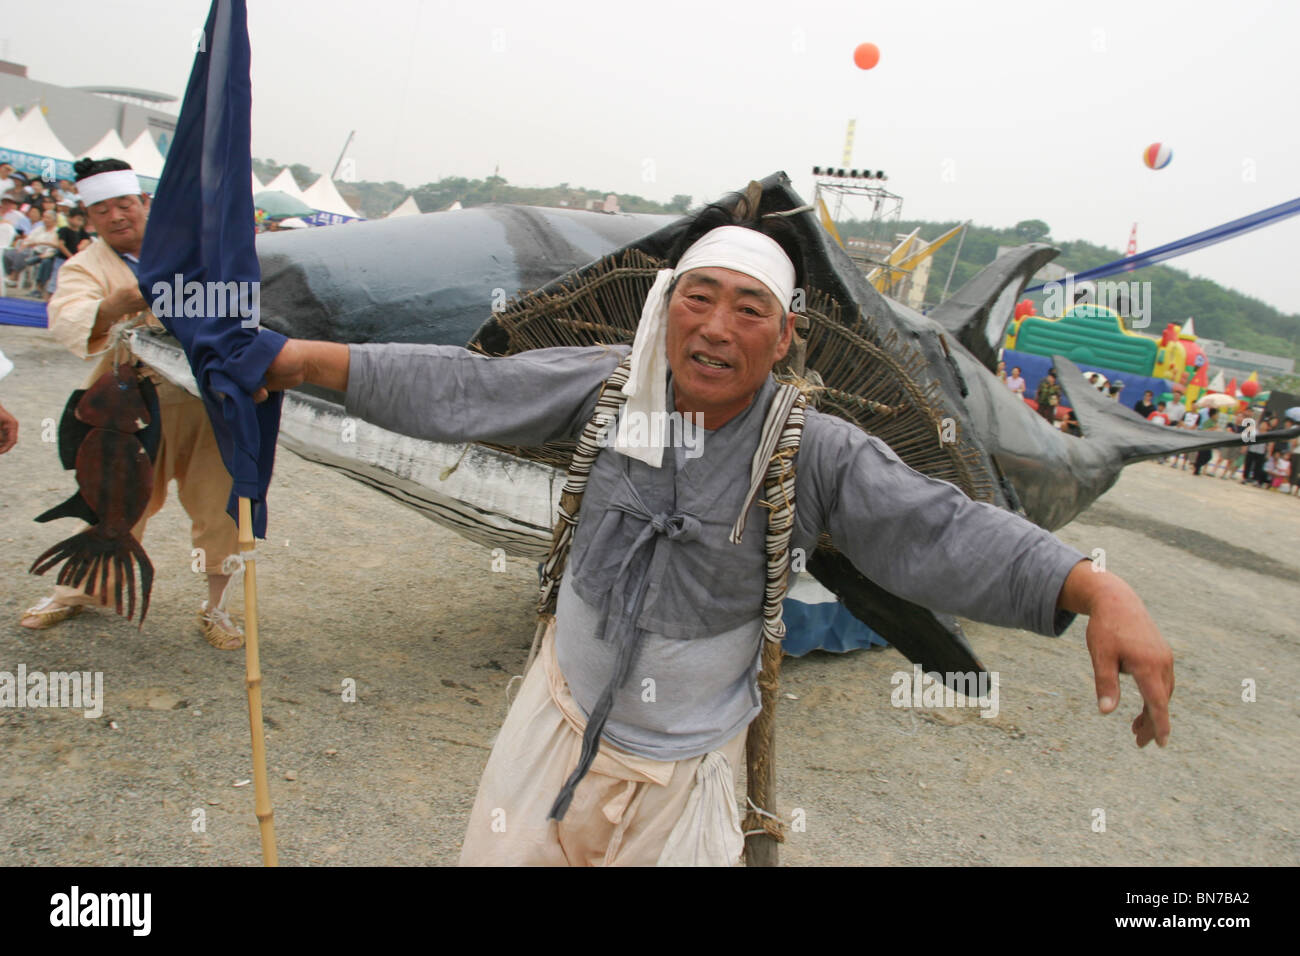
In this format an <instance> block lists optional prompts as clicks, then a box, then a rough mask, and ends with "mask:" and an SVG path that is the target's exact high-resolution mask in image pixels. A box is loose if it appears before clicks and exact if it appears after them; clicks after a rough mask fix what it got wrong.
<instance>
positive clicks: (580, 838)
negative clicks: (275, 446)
mask: <svg viewBox="0 0 1300 956" xmlns="http://www.w3.org/2000/svg"><path fill="white" fill-rule="evenodd" d="M785 225H786V224H785V223H783V222H780V221H779V220H777V221H774V220H758V219H757V217H753V218H752V219H751V220H750V221H749V222H736V221H734V219H733V214H732V213H731V211H729V210H727V209H726V208H724V207H721V206H714V207H709V208H707V209H706V210H704V211H703V212H702V213H701V214H699V215H698V216H697V217H696V218H695V220H694V222H693V223H692V224H691V225H690V226H689V227H688V228H687V229H686V230H685V232H684V233H683V235H682V237H681V239H680V240H679V242H678V244H677V246H676V248H674V250H673V251H672V253H671V254H670V256H669V261H670V262H673V263H675V265H674V266H673V268H671V269H665V270H663V271H661V272H660V273H659V275H658V277H657V279H656V282H655V284H654V287H653V289H652V291H651V292H650V294H649V296H648V297H647V299H646V302H645V306H644V310H643V312H642V316H641V321H640V324H639V326H638V330H637V334H636V340H635V342H634V344H633V346H632V349H631V368H630V373H629V376H628V379H627V382H626V384H625V385H624V386H623V391H624V392H630V393H631V395H630V397H629V398H628V399H627V402H626V405H625V407H624V409H623V412H622V418H621V419H620V424H619V429H618V438H617V440H616V441H615V442H614V446H613V447H605V448H601V449H600V450H599V452H598V453H596V455H595V457H594V459H593V460H592V464H591V468H590V474H589V476H588V478H587V484H586V490H585V494H584V497H583V500H582V505H581V512H580V519H581V520H580V521H579V522H578V524H577V527H576V529H575V530H574V532H573V537H572V546H571V550H570V552H569V555H568V560H567V565H566V567H565V570H564V573H563V577H562V579H561V581H560V583H559V591H558V603H557V607H556V615H555V620H554V624H553V627H552V628H551V629H550V630H549V631H548V632H547V634H546V636H545V638H544V640H543V641H542V645H541V648H540V651H539V653H538V657H537V660H536V662H535V663H534V665H533V666H532V668H531V669H530V670H529V672H528V674H527V676H526V677H525V679H524V683H523V686H522V687H521V688H520V691H519V695H518V697H517V698H516V700H515V701H514V703H513V705H512V706H511V709H510V712H509V714H508V715H507V717H506V720H505V723H504V725H503V726H502V728H501V732H500V733H499V734H498V736H497V739H496V742H495V744H494V746H493V748H492V753H491V755H490V756H489V757H488V761H487V766H486V767H485V769H484V772H483V777H482V779H481V781H480V784H479V790H478V795H477V798H476V800H475V803H474V807H473V810H472V811H471V813H470V820H469V826H468V830H467V832H466V836H465V841H464V844H463V847H462V852H461V862H462V863H463V864H542V865H564V864H590V865H624V864H631V865H635V864H655V863H679V862H697V863H698V862H703V863H714V864H722V865H727V864H732V863H735V862H736V861H737V859H738V857H739V854H740V851H741V848H742V845H743V839H742V836H741V834H740V831H739V827H738V825H737V824H738V821H737V815H736V806H735V798H734V791H733V788H734V773H735V770H736V768H737V767H738V765H739V763H740V760H741V759H742V754H743V751H744V745H745V734H746V729H747V727H748V725H749V723H750V722H751V721H752V720H753V719H754V717H755V716H756V715H757V714H758V712H759V710H760V705H759V696H758V692H757V687H756V675H757V673H758V669H759V650H760V645H761V643H762V640H763V637H762V631H763V627H764V625H765V622H764V618H763V603H764V593H765V592H764V587H765V582H764V573H765V570H766V568H767V564H766V559H765V555H764V544H765V541H764V535H763V533H762V532H763V529H764V525H765V524H766V521H767V518H766V514H765V512H764V509H763V508H762V507H761V505H760V503H758V502H756V501H755V500H754V498H753V497H752V492H751V488H752V485H751V467H752V466H753V463H754V462H755V461H756V460H758V459H760V458H761V459H763V461H762V464H765V463H766V460H767V459H766V458H764V456H763V455H762V454H761V452H760V449H761V448H763V447H765V446H763V445H762V444H761V442H762V440H763V438H764V437H765V434H770V429H765V422H767V420H768V415H769V408H771V407H775V406H776V405H777V403H778V402H779V400H780V396H781V395H783V394H787V393H784V392H782V391H781V390H780V389H778V386H777V384H776V382H775V380H774V379H773V377H772V374H771V371H772V367H773V365H774V363H776V362H778V361H779V360H780V359H782V358H783V357H784V356H785V354H786V352H787V350H788V349H789V347H790V343H791V338H792V335H793V329H794V317H793V314H792V313H791V312H790V306H791V303H792V298H793V293H794V290H795V289H796V288H797V287H798V286H799V285H800V283H801V281H802V280H801V268H802V261H801V257H800V255H799V251H798V248H797V245H796V244H795V241H794V239H793V236H792V231H790V230H788V228H784V229H783V228H781V227H784V226H785ZM627 356H628V349H627V347H626V346H622V347H614V348H601V347H595V348H553V349H543V350H538V351H534V352H524V353H521V354H518V355H513V356H509V357H502V358H488V357H485V356H482V355H476V354H473V353H470V352H468V351H467V350H465V349H460V348H455V347H449V346H412V345H351V346H348V345H341V344H336V343H325V342H304V341H301V340H290V342H289V343H288V344H287V345H286V346H285V348H284V350H283V351H282V352H281V354H280V356H279V357H278V358H277V361H276V363H275V364H274V365H273V366H272V368H271V370H270V371H269V372H268V376H267V381H268V387H269V388H285V387H292V386H293V385H296V384H299V383H300V382H302V381H307V382H311V383H312V384H316V385H321V386H324V387H326V388H333V389H336V390H340V391H344V390H345V391H346V396H347V397H346V406H347V410H348V412H349V413H350V414H353V415H357V416H359V417H361V418H364V419H366V420H367V421H370V422H373V423H375V424H377V425H379V426H381V427H384V428H388V429H392V430H394V431H398V432H403V433H405V434H409V435H413V436H416V437H420V438H426V439H429V440H433V441H439V442H450V443H456V442H463V441H489V442H494V443H499V444H504V445H521V446H522V445H536V444H540V443H543V442H546V441H552V440H558V439H565V438H567V439H573V438H575V437H576V436H577V435H578V434H579V433H580V432H581V431H582V430H583V427H584V426H585V425H586V423H587V422H588V420H589V419H591V417H592V414H593V410H594V409H595V408H596V406H597V395H598V392H599V391H600V388H601V385H602V383H603V382H604V381H605V380H606V379H607V378H608V377H610V375H611V373H613V372H614V371H615V368H616V366H618V365H619V364H620V362H622V361H623V360H624V359H625V357H627ZM601 401H602V402H604V401H605V399H604V398H602V399H601ZM655 412H660V413H664V412H680V413H683V414H691V415H698V416H700V417H701V418H702V421H703V426H704V428H705V429H706V433H705V436H704V441H703V442H702V445H701V447H700V450H701V452H702V454H701V455H700V456H699V457H697V458H694V459H688V458H687V456H686V455H685V453H684V450H683V448H682V447H679V446H678V445H677V444H676V443H674V442H673V441H671V440H670V436H669V435H668V434H667V433H666V432H665V431H663V430H661V429H651V430H650V431H649V435H650V440H648V441H647V440H645V437H644V436H645V435H646V434H647V431H646V429H644V428H641V427H640V426H641V425H644V424H645V422H644V421H641V422H639V423H638V421H637V417H638V416H646V415H652V414H653V413H655ZM664 417H665V416H664V415H663V414H660V415H658V416H655V418H654V419H652V421H655V420H657V421H663V419H664ZM795 470H796V478H795V482H796V492H795V495H794V500H795V508H794V522H795V525H794V532H793V537H792V539H791V542H790V543H791V545H792V546H794V547H801V548H804V549H805V550H806V551H811V549H813V548H815V547H816V543H817V539H818V536H819V534H820V533H822V532H824V531H825V532H829V533H830V534H831V537H832V539H833V540H834V541H835V542H836V546H837V547H838V548H839V549H840V550H841V551H842V552H843V553H844V554H845V555H846V556H847V557H848V558H849V559H850V560H851V561H852V562H853V563H854V565H855V566H856V567H857V568H858V569H859V570H861V571H862V573H863V574H865V575H867V576H868V577H870V578H871V579H872V580H873V581H875V582H876V583H877V584H879V585H880V586H882V587H884V588H886V589H887V590H889V591H891V592H893V593H895V594H897V595H899V596H901V597H903V598H906V599H907V600H910V601H913V602H916V603H918V604H921V605H923V606H926V607H933V608H938V609H942V610H945V611H949V612H953V613H960V614H963V615H966V616H968V617H972V618H976V619H979V620H985V621H989V622H991V623H995V624H1000V625H1004V626H1013V627H1022V628H1025V629H1028V630H1033V631H1037V632H1039V633H1044V634H1059V633H1060V632H1061V631H1062V630H1064V629H1065V627H1066V626H1067V625H1068V624H1069V623H1070V621H1071V620H1072V619H1073V617H1074V615H1075V613H1089V614H1092V620H1091V622H1090V626H1089V631H1088V633H1089V646H1090V648H1091V649H1092V651H1093V656H1094V660H1095V661H1096V662H1097V675H1098V678H1097V689H1098V697H1099V705H1100V706H1101V708H1102V710H1103V712H1109V711H1110V710H1113V709H1114V706H1115V700H1116V699H1117V697H1118V667H1120V666H1122V667H1123V668H1124V669H1125V671H1126V672H1129V673H1133V674H1134V675H1135V677H1137V678H1138V680H1139V685H1140V686H1141V687H1142V688H1143V692H1144V694H1146V695H1148V705H1147V708H1146V709H1145V710H1144V711H1143V713H1142V715H1141V716H1140V717H1139V718H1138V720H1137V721H1136V722H1135V723H1134V727H1133V729H1134V732H1135V734H1136V735H1137V738H1138V742H1139V744H1145V743H1147V742H1148V741H1149V740H1151V739H1158V741H1159V743H1160V744H1161V745H1163V744H1164V741H1165V737H1166V735H1167V734H1168V716H1167V709H1166V706H1167V701H1168V696H1169V692H1170V691H1172V654H1171V653H1170V652H1169V648H1168V646H1167V645H1166V644H1165V643H1164V641H1163V639H1162V638H1161V637H1160V635H1159V633H1158V631H1157V630H1156V628H1155V625H1154V623H1152V621H1151V619H1150V617H1149V615H1147V613H1146V610H1145V608H1144V607H1143V606H1142V602H1141V601H1140V600H1139V599H1138V598H1137V596H1136V595H1135V594H1134V593H1133V592H1132V590H1131V589H1130V588H1128V586H1127V585H1126V584H1124V583H1123V582H1122V581H1120V580H1119V579H1118V578H1116V577H1114V576H1113V575H1109V574H1106V573H1104V572H1102V573H1093V570H1092V565H1091V562H1089V561H1087V560H1086V559H1085V558H1084V556H1083V555H1082V554H1080V553H1079V552H1078V551H1076V550H1075V549H1073V548H1070V547H1068V546H1066V545H1065V544H1063V543H1061V542H1060V541H1058V540H1057V539H1056V538H1055V537H1053V536H1052V535H1051V534H1049V533H1048V532H1046V531H1044V530H1043V529H1041V528H1039V527H1037V526H1035V525H1033V524H1031V523H1029V522H1028V521H1026V520H1024V519H1022V518H1020V517H1018V516H1016V515H1014V514H1011V513H1010V512H1007V511H1004V510H1002V509H999V508H996V507H994V506H992V505H988V504H983V503H977V502H974V501H971V500H970V499H969V498H967V497H966V496H965V495H963V494H962V493H961V492H960V491H959V490H957V489H956V488H955V487H954V486H953V485H951V484H948V483H947V482H943V481H937V480H934V479H931V478H928V477H925V476H923V475H921V474H918V473H917V472H915V471H913V470H912V469H910V468H908V467H907V465H905V464H904V463H903V462H902V461H901V460H900V459H899V458H898V457H897V456H896V455H895V454H894V453H893V452H892V451H890V449H889V448H888V447H887V446H886V445H884V444H883V443H882V442H880V441H879V440H877V439H874V438H871V437H869V436H868V435H866V434H865V433H863V432H862V431H861V430H860V429H858V428H857V427H855V426H853V425H851V424H850V423H848V422H846V421H844V420H842V419H838V418H835V417H832V416H829V415H822V414H819V413H817V412H816V411H814V410H812V409H807V410H805V412H804V424H803V437H802V443H801V444H800V446H799V450H798V457H797V462H796V468H795ZM745 518H747V519H748V521H749V525H750V528H751V533H749V534H744V533H741V532H742V530H743V524H744V520H743V519H745ZM752 529H757V532H755V531H753V530H752ZM990 568H995V569H997V573H996V574H990V573H989V571H988V569H990ZM1156 685H1159V686H1158V687H1157V686H1156ZM1151 688H1155V689H1151Z"/></svg>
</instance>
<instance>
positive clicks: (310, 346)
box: [253, 339, 349, 402]
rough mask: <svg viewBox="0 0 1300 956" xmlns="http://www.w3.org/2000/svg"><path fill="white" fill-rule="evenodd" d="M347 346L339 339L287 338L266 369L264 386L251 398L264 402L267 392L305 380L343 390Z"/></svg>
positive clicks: (347, 362)
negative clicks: (329, 340)
mask: <svg viewBox="0 0 1300 956" xmlns="http://www.w3.org/2000/svg"><path fill="white" fill-rule="evenodd" d="M348 364H349V358H348V347H347V346H346V345H344V344H342V343H341V342H313V341H310V340H308V339H290V340H289V341H287V342H285V343H284V348H282V349H281V350H280V354H279V355H277V356H276V357H275V361H274V362H272V363H271V366H270V367H269V368H268V369H267V370H266V388H263V389H260V390H259V391H258V392H257V394H256V395H254V396H253V397H254V399H255V400H256V401H259V402H260V401H264V400H265V399H266V393H267V391H268V390H269V391H272V392H282V391H284V390H285V389H288V388H294V387H296V386H298V385H302V384H303V383H304V382H306V383H307V384H309V385H319V386H321V387H322V388H332V389H334V390H335V391H338V392H345V391H347V388H348Z"/></svg>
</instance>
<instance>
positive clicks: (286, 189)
mask: <svg viewBox="0 0 1300 956" xmlns="http://www.w3.org/2000/svg"><path fill="white" fill-rule="evenodd" d="M266 188H267V189H278V190H280V192H282V193H288V194H289V195H290V196H292V197H293V198H294V199H302V190H301V189H299V188H298V183H297V181H296V180H295V179H294V178H293V173H291V172H289V167H288V166H286V167H284V169H282V170H280V173H279V175H277V176H276V177H275V178H274V179H272V180H271V181H270V182H269V183H267V184H266ZM303 202H306V200H305V199H304V200H303ZM307 205H309V206H310V205H311V203H307ZM312 208H315V207H312Z"/></svg>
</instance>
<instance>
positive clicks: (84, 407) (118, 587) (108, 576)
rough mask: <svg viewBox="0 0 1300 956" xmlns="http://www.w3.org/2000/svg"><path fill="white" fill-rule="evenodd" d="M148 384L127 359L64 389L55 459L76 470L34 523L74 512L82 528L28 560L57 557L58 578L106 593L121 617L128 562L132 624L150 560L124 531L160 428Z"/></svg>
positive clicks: (146, 480) (144, 498) (147, 588)
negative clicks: (73, 481)
mask: <svg viewBox="0 0 1300 956" xmlns="http://www.w3.org/2000/svg"><path fill="white" fill-rule="evenodd" d="M161 421H162V420H161V418H160V417H159V414H158V394H157V391H156V389H155V388H154V384H153V382H151V381H150V380H149V379H147V378H143V377H141V376H139V375H138V374H137V373H136V370H135V369H134V368H133V367H131V366H129V365H121V366H119V367H118V368H116V369H110V370H109V371H107V372H105V373H104V374H103V375H101V376H100V377H99V378H98V379H96V380H95V382H94V383H93V384H92V385H91V386H90V388H88V389H78V390H76V391H74V392H73V393H72V396H71V398H69V400H68V404H67V406H66V407H65V408H64V411H63V417H62V419H61V421H60V423H59V460H60V461H61V462H62V463H63V467H64V468H65V469H68V470H73V469H75V470H76V474H77V492H76V493H75V494H74V495H73V496H72V497H71V498H69V499H68V500H66V501H64V502H63V503H62V504H60V505H57V506H55V507H53V508H51V509H50V510H48V511H46V512H44V513H43V514H41V515H38V516H37V518H36V520H37V521H54V520H56V519H58V518H80V519H81V520H83V521H85V522H87V523H88V524H89V525H90V527H89V528H86V529H85V530H84V531H80V532H78V533H77V534H74V535H73V536H72V537H70V538H66V539H64V540H63V541H60V542H59V543H58V544H56V545H54V546H53V547H51V548H50V549H49V550H47V551H45V552H44V553H43V554H42V555H41V556H40V557H38V558H37V559H36V560H35V561H33V562H32V566H31V569H30V570H31V572H32V573H33V574H44V573H45V572H46V571H48V570H50V569H51V568H53V567H54V566H55V565H57V564H59V563H60V562H64V565H63V569H62V570H61V571H60V572H59V577H58V583H59V584H63V585H68V586H70V587H82V586H83V582H84V587H85V590H86V593H87V594H100V595H102V596H104V597H105V598H106V597H107V595H108V593H109V589H110V588H111V589H112V592H113V605H114V608H115V610H116V611H117V613H118V614H121V613H122V597H123V592H124V591H125V595H126V601H127V604H126V618H127V620H128V621H129V620H131V619H132V618H133V616H134V614H135V603H136V599H135V593H136V582H135V565H137V564H138V565H139V568H140V626H141V627H143V626H144V619H145V615H146V614H148V613H149V596H150V593H151V591H152V588H153V564H152V563H151V562H150V560H149V556H148V555H147V554H146V553H145V551H144V548H143V547H142V546H141V545H140V542H139V541H137V540H136V539H135V536H134V535H133V534H132V533H131V529H132V528H133V527H135V525H136V523H137V522H139V520H140V518H141V517H143V516H144V513H145V510H146V509H147V508H148V507H149V499H150V498H151V497H152V495H153V462H154V461H155V459H156V458H157V456H158V440H159V436H160V434H161Z"/></svg>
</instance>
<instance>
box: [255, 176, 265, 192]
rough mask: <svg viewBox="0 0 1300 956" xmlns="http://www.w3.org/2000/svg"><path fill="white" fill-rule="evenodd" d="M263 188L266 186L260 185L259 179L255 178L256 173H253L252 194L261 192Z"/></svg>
mask: <svg viewBox="0 0 1300 956" xmlns="http://www.w3.org/2000/svg"><path fill="white" fill-rule="evenodd" d="M265 189H266V187H265V186H263V185H262V182H261V180H259V179H258V178H257V173H253V195H254V196H256V195H257V194H258V193H260V192H263V191H264V190H265Z"/></svg>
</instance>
